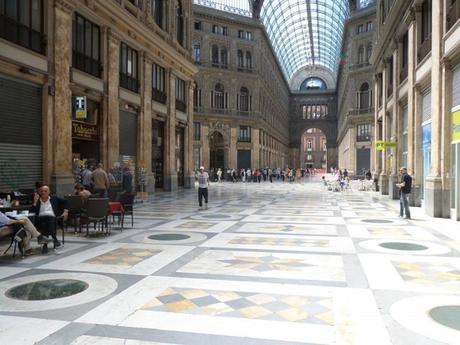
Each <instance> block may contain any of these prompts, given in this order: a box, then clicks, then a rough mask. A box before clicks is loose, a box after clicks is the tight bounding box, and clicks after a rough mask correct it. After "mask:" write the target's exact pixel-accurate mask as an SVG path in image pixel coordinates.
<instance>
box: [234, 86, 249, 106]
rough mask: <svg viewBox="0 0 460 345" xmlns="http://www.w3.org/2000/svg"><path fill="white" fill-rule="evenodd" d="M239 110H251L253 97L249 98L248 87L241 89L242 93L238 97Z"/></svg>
mask: <svg viewBox="0 0 460 345" xmlns="http://www.w3.org/2000/svg"><path fill="white" fill-rule="evenodd" d="M237 108H238V109H239V110H241V111H250V110H251V97H250V96H249V90H248V89H247V88H246V87H242V88H241V89H240V93H239V95H238V97H237Z"/></svg>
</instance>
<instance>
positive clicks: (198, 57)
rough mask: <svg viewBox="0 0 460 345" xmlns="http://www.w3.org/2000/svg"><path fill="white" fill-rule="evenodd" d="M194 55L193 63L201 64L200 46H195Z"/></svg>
mask: <svg viewBox="0 0 460 345" xmlns="http://www.w3.org/2000/svg"><path fill="white" fill-rule="evenodd" d="M192 54H193V61H195V62H196V63H197V64H199V63H200V62H201V46H200V45H199V44H194V45H193V52H192Z"/></svg>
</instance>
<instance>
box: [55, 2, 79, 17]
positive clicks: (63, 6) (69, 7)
mask: <svg viewBox="0 0 460 345" xmlns="http://www.w3.org/2000/svg"><path fill="white" fill-rule="evenodd" d="M54 7H56V8H58V9H60V10H61V11H64V12H65V13H67V14H72V12H73V11H74V9H75V4H74V3H73V1H71V0H54Z"/></svg>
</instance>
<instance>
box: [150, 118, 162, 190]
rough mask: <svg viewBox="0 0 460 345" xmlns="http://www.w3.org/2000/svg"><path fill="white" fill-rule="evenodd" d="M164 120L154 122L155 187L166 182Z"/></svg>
mask: <svg viewBox="0 0 460 345" xmlns="http://www.w3.org/2000/svg"><path fill="white" fill-rule="evenodd" d="M164 128H165V125H164V122H162V121H159V120H153V122H152V172H153V173H154V175H155V188H163V186H164V185H163V182H164Z"/></svg>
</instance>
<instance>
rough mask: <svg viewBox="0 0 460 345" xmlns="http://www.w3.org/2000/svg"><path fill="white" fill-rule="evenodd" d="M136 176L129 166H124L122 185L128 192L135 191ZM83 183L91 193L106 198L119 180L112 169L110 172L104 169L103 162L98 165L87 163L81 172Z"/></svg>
mask: <svg viewBox="0 0 460 345" xmlns="http://www.w3.org/2000/svg"><path fill="white" fill-rule="evenodd" d="M133 180H134V176H133V173H132V172H131V169H130V168H129V167H128V166H125V167H124V168H123V177H122V183H121V187H122V190H123V191H125V192H127V193H132V192H133ZM81 184H82V185H83V186H84V187H85V188H86V189H87V190H88V191H90V192H91V193H93V194H97V195H99V197H101V198H104V197H106V196H107V192H108V190H109V188H110V187H111V186H114V185H117V181H116V179H115V176H114V174H113V172H112V171H109V172H108V173H107V172H106V171H105V170H104V167H103V165H102V163H98V164H97V165H96V166H92V165H87V166H85V168H84V169H83V171H82V172H81Z"/></svg>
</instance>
